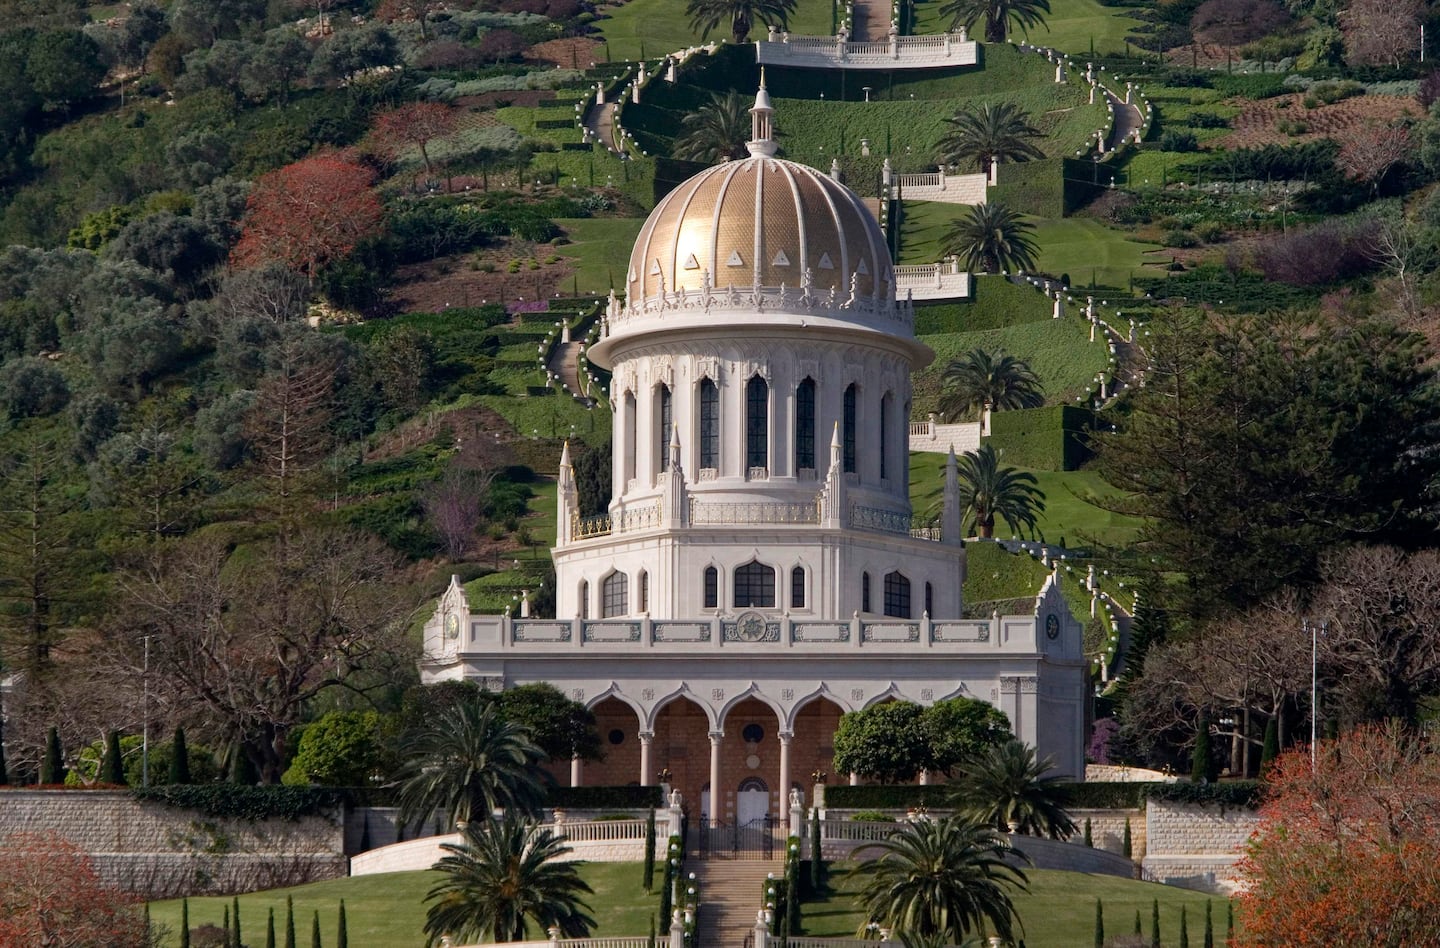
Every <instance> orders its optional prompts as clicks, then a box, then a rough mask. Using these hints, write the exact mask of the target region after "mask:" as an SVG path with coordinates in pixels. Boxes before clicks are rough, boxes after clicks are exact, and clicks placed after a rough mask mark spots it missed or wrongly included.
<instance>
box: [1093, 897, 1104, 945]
mask: <svg viewBox="0 0 1440 948" xmlns="http://www.w3.org/2000/svg"><path fill="white" fill-rule="evenodd" d="M1095 948H1105V907H1104V906H1103V905H1101V904H1100V900H1099V899H1096V900H1095Z"/></svg>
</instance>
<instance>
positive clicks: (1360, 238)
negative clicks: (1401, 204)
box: [1255, 221, 1377, 286]
mask: <svg viewBox="0 0 1440 948" xmlns="http://www.w3.org/2000/svg"><path fill="white" fill-rule="evenodd" d="M1376 226H1377V225H1376V224H1375V222H1374V221H1364V222H1351V221H1326V222H1324V223H1321V224H1318V225H1316V226H1314V227H1307V228H1297V229H1294V230H1291V231H1290V232H1289V233H1288V234H1283V235H1272V237H1271V239H1269V240H1266V241H1265V242H1263V243H1262V244H1260V246H1259V248H1258V249H1257V251H1256V254H1255V262H1256V265H1257V266H1259V268H1260V271H1261V272H1262V273H1264V274H1265V278H1266V279H1267V280H1272V281H1275V282H1278V283H1286V284H1289V285H1290V286H1324V285H1328V284H1332V283H1338V282H1342V281H1344V280H1348V279H1351V278H1353V277H1357V276H1360V275H1361V274H1364V273H1367V272H1369V271H1370V270H1372V269H1374V267H1375V258H1374V256H1373V253H1372V247H1373V244H1374V239H1375V229H1376Z"/></svg>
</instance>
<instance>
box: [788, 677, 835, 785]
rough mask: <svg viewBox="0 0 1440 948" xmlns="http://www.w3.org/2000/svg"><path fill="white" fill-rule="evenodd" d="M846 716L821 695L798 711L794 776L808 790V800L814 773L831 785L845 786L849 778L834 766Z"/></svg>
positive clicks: (794, 719)
mask: <svg viewBox="0 0 1440 948" xmlns="http://www.w3.org/2000/svg"><path fill="white" fill-rule="evenodd" d="M843 713H844V709H843V708H841V707H840V706H839V705H838V704H836V703H835V702H834V701H833V700H831V699H830V698H827V697H825V696H824V695H817V696H816V697H815V698H813V699H811V700H810V701H808V702H806V703H805V704H804V705H802V706H801V707H800V710H798V711H796V712H795V715H794V718H793V721H794V724H793V730H794V732H795V736H794V738H792V739H791V742H790V746H791V748H792V752H791V763H790V773H791V775H792V780H793V781H794V782H796V783H799V784H800V785H801V786H802V787H803V788H805V797H806V800H807V801H808V800H809V798H810V793H811V790H810V788H811V787H812V786H813V784H814V782H815V781H814V777H813V776H812V775H813V774H816V773H823V774H826V775H827V779H828V781H829V782H830V783H844V782H845V781H846V780H848V779H849V774H837V773H835V768H834V767H833V766H832V764H831V758H833V757H834V756H835V731H836V730H837V729H838V728H839V727H840V715H841V714H843Z"/></svg>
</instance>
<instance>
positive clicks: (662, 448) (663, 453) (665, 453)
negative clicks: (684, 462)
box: [655, 385, 670, 473]
mask: <svg viewBox="0 0 1440 948" xmlns="http://www.w3.org/2000/svg"><path fill="white" fill-rule="evenodd" d="M656 395H657V397H656V399H655V407H656V408H657V409H659V410H658V411H656V412H655V416H656V417H657V418H659V419H660V424H659V425H658V426H657V429H656V432H655V433H656V435H658V436H659V441H660V443H659V444H658V445H656V446H655V454H656V456H657V457H659V458H660V464H659V465H658V467H659V469H660V471H661V473H664V472H665V471H668V470H670V386H668V385H661V386H660V391H659V392H657V393H656Z"/></svg>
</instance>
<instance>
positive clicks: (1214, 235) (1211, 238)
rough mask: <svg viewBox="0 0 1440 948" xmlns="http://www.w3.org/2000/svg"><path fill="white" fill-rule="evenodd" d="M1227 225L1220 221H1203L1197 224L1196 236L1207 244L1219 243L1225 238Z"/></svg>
mask: <svg viewBox="0 0 1440 948" xmlns="http://www.w3.org/2000/svg"><path fill="white" fill-rule="evenodd" d="M1225 233H1226V231H1225V225H1224V224H1221V223H1220V222H1219V221H1201V222H1200V223H1198V224H1196V225H1195V236H1196V237H1199V238H1200V239H1201V240H1203V241H1204V242H1205V243H1207V244H1213V243H1218V242H1219V241H1221V240H1224V239H1225Z"/></svg>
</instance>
